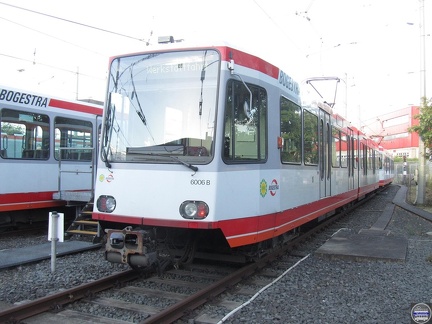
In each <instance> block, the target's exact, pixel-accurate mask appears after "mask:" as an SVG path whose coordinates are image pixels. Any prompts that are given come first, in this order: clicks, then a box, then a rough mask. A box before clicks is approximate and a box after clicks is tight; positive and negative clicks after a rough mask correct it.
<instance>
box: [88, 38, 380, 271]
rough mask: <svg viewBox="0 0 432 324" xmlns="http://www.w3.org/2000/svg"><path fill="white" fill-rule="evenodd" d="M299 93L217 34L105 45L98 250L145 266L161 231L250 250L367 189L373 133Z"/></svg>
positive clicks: (169, 240) (168, 236)
mask: <svg viewBox="0 0 432 324" xmlns="http://www.w3.org/2000/svg"><path fill="white" fill-rule="evenodd" d="M183 46H184V45H183ZM299 93H300V89H299V85H298V83H296V82H295V81H294V80H293V79H292V78H291V77H290V76H289V75H288V74H287V73H285V72H284V71H282V70H280V69H279V68H277V67H276V66H274V65H272V64H270V63H268V62H266V61H264V60H262V59H260V58H258V57H256V56H254V55H251V54H248V53H246V52H244V51H241V50H238V49H236V48H234V47H232V46H229V45H226V44H224V45H220V46H208V47H206V46H203V47H179V44H169V45H164V46H163V47H159V48H158V49H156V50H154V51H148V52H143V53H135V54H127V55H123V56H116V57H112V58H111V60H110V67H109V82H108V92H107V97H106V107H105V111H104V122H103V125H104V126H103V131H102V136H101V150H100V160H99V162H98V176H97V180H96V185H95V187H96V193H95V200H96V204H95V207H94V212H93V218H94V219H96V220H99V221H100V223H101V224H102V226H103V227H104V228H105V229H106V231H107V233H108V237H107V239H108V240H107V245H106V257H107V259H108V260H109V261H112V262H123V263H129V264H130V265H132V266H149V265H151V264H152V263H154V262H155V260H156V259H157V253H158V252H157V247H156V246H157V245H158V244H161V243H164V244H166V245H167V246H175V247H177V248H179V249H182V248H183V251H184V253H185V254H187V253H189V254H192V253H193V251H195V250H197V249H200V248H202V249H205V248H208V247H209V246H213V247H216V249H218V250H219V251H223V250H225V249H224V248H223V247H227V250H229V251H242V252H246V253H247V254H248V255H249V256H251V257H253V255H254V253H257V251H261V249H262V248H263V247H268V246H271V245H272V244H274V243H276V242H280V241H281V240H283V239H284V238H286V237H288V236H290V234H292V233H293V232H294V231H296V229H297V228H298V227H299V226H301V225H303V224H305V223H308V222H310V221H312V220H315V219H318V218H320V217H325V216H327V215H329V214H332V213H334V211H335V210H337V209H338V208H340V207H342V206H344V205H347V204H350V203H352V202H353V201H355V200H358V199H361V198H362V197H364V196H365V195H367V194H368V193H370V192H372V191H374V190H376V189H377V188H378V187H379V172H378V163H377V162H376V159H377V155H376V154H377V152H378V151H377V146H376V145H375V144H374V142H373V141H371V140H369V139H366V138H365V136H364V135H363V134H361V132H360V131H359V130H357V129H355V128H354V127H351V126H350V124H349V123H348V122H347V121H346V120H344V119H343V118H341V117H340V116H339V115H337V114H335V113H334V112H332V110H331V109H330V107H328V106H326V105H324V104H310V105H307V106H303V105H302V103H301V100H300V95H299ZM126 226H128V227H127V228H126V229H124V228H125V227H126ZM123 229H124V230H123ZM192 257H193V256H192ZM190 258H191V256H186V257H184V259H190Z"/></svg>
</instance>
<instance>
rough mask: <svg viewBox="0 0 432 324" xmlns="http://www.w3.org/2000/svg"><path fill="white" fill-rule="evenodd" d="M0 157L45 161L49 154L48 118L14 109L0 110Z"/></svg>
mask: <svg viewBox="0 0 432 324" xmlns="http://www.w3.org/2000/svg"><path fill="white" fill-rule="evenodd" d="M0 128H1V140H0V157H1V158H3V159H36V160H46V159H48V158H49V153H50V140H49V133H50V132H49V117H48V116H47V115H44V114H39V113H30V112H26V111H20V110H14V109H1V110H0Z"/></svg>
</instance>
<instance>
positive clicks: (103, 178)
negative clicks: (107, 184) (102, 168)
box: [99, 174, 105, 182]
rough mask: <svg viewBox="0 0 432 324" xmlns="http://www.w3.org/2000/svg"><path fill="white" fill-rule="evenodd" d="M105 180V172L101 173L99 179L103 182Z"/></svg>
mask: <svg viewBox="0 0 432 324" xmlns="http://www.w3.org/2000/svg"><path fill="white" fill-rule="evenodd" d="M104 180H105V176H104V175H103V174H101V175H99V181H100V182H103V181H104Z"/></svg>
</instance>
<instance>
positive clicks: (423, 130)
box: [408, 97, 432, 152]
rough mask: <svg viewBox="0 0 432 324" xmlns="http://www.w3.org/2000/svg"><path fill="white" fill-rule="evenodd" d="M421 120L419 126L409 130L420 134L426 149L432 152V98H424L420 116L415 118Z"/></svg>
mask: <svg viewBox="0 0 432 324" xmlns="http://www.w3.org/2000/svg"><path fill="white" fill-rule="evenodd" d="M414 118H415V119H418V120H419V124H418V125H414V126H411V127H409V128H408V131H409V132H410V133H413V132H415V133H418V134H419V136H420V137H421V138H422V140H423V143H424V145H425V148H427V149H429V152H432V98H431V99H426V97H423V98H422V106H421V107H420V114H418V115H415V116H414Z"/></svg>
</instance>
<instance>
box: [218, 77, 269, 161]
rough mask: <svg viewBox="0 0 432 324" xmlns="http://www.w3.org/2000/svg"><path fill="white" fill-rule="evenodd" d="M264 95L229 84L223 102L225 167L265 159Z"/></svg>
mask: <svg viewBox="0 0 432 324" xmlns="http://www.w3.org/2000/svg"><path fill="white" fill-rule="evenodd" d="M266 136H267V93H266V92H265V90H264V89H263V88H260V87H257V86H253V85H250V84H247V87H246V86H245V85H244V84H243V83H242V82H240V81H237V80H230V81H228V85H227V94H226V102H225V130H224V151H223V159H224V161H225V162H227V163H235V162H245V163H247V162H263V161H265V159H266V156H267V140H266Z"/></svg>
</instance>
